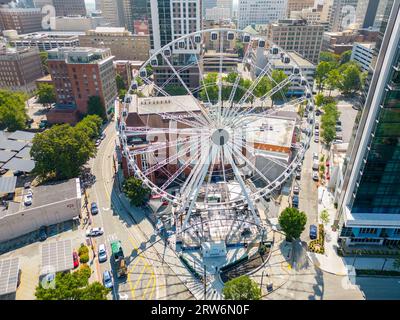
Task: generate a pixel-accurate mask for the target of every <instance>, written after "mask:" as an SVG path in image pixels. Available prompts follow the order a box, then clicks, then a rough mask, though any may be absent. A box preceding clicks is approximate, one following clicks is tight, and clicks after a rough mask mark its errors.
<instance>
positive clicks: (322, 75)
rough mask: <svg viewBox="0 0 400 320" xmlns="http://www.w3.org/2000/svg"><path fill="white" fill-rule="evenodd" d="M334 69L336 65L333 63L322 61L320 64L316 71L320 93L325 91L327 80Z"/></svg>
mask: <svg viewBox="0 0 400 320" xmlns="http://www.w3.org/2000/svg"><path fill="white" fill-rule="evenodd" d="M334 67H335V65H334V64H333V63H331V62H326V61H322V62H320V63H319V64H318V66H317V69H316V70H315V81H316V83H317V86H318V90H319V91H321V90H323V89H324V84H325V80H326V78H327V77H328V74H329V72H330V71H331V70H333V69H334Z"/></svg>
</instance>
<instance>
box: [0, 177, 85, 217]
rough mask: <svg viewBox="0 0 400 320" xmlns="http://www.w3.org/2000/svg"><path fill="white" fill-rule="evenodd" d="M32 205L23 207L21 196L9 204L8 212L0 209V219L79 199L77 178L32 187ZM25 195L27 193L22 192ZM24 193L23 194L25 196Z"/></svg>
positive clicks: (79, 191)
mask: <svg viewBox="0 0 400 320" xmlns="http://www.w3.org/2000/svg"><path fill="white" fill-rule="evenodd" d="M31 189H32V193H33V196H32V204H31V205H30V206H27V207H26V206H25V205H24V203H23V202H24V200H23V196H24V195H22V196H20V197H19V198H18V199H14V201H10V202H9V206H8V210H3V212H2V211H1V209H0V217H1V216H2V215H8V214H13V213H16V212H19V211H22V210H28V209H31V208H37V207H41V206H46V205H49V204H51V203H55V202H60V201H64V200H68V199H73V198H80V197H81V190H80V183H79V179H78V178H76V179H75V178H74V179H70V180H67V181H64V182H58V183H51V184H46V185H41V186H37V187H32V188H31ZM24 192H25V193H26V192H27V191H26V190H24ZM25 193H24V194H25Z"/></svg>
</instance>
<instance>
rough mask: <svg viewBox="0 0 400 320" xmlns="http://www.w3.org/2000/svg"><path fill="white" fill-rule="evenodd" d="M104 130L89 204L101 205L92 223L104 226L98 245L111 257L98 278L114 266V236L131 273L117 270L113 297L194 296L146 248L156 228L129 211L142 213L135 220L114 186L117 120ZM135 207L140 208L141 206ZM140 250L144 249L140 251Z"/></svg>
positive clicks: (93, 162)
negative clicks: (119, 274)
mask: <svg viewBox="0 0 400 320" xmlns="http://www.w3.org/2000/svg"><path fill="white" fill-rule="evenodd" d="M105 133H106V138H105V139H104V140H103V141H102V143H101V145H100V146H99V148H98V153H97V156H96V158H95V159H92V160H91V162H90V166H91V168H92V173H93V174H94V175H95V176H96V182H95V184H94V185H93V187H92V188H91V189H90V190H89V205H90V203H91V202H92V201H95V202H96V203H97V205H98V207H99V213H98V214H97V215H95V216H93V225H92V227H103V228H104V235H103V236H101V237H98V238H95V243H96V245H95V248H97V247H98V245H99V244H101V243H104V244H105V245H106V248H107V253H108V261H107V262H105V263H101V264H99V263H98V266H97V273H98V274H97V275H98V280H99V281H101V280H102V273H103V271H105V270H106V269H108V270H110V269H111V268H112V264H111V262H110V255H111V248H110V243H111V242H112V241H114V240H120V241H121V243H122V247H123V250H124V253H125V256H126V257H127V261H128V263H127V266H128V273H129V274H128V277H127V278H126V279H123V280H119V279H118V278H117V277H116V273H115V272H114V280H115V283H116V285H115V286H114V290H113V298H114V299H124V300H127V299H146V300H149V299H167V298H168V299H189V298H191V294H190V293H189V292H188V291H187V289H186V287H184V286H183V285H182V284H181V283H180V282H179V280H178V279H177V278H176V277H173V275H174V273H173V272H172V270H170V269H169V267H168V266H167V265H165V264H163V262H162V257H160V255H159V254H158V252H157V251H156V250H155V248H154V247H153V246H150V247H149V248H147V249H146V246H147V245H148V239H153V240H154V236H152V235H153V234H154V229H153V226H152V225H151V223H150V222H149V221H148V220H147V219H145V218H143V213H140V212H137V213H136V214H135V213H134V212H133V213H132V212H130V213H131V214H134V215H135V216H136V217H142V218H141V219H140V220H137V221H138V222H137V223H136V222H135V221H134V220H133V219H132V217H131V215H130V213H129V212H128V210H127V208H126V207H125V204H124V202H123V201H122V200H121V195H120V194H119V192H118V191H116V190H118V187H117V185H115V189H113V185H114V164H113V161H114V160H113V159H114V158H113V157H114V150H115V138H116V131H115V128H114V122H111V123H110V124H109V125H108V127H107V129H106V130H105ZM111 199H112V201H111ZM111 202H112V205H111ZM130 209H131V208H130ZM136 210H137V211H140V210H139V209H136ZM130 211H131V210H130ZM145 235H146V236H145ZM150 241H151V240H150ZM144 249H146V250H145V252H142V250H144ZM138 252H141V253H139V254H138ZM96 263H97V259H96ZM167 278H168V280H167Z"/></svg>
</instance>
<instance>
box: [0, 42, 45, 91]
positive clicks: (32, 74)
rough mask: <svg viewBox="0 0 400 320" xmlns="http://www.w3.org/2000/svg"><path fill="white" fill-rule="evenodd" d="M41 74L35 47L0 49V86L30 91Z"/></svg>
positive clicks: (37, 51) (33, 88) (37, 52)
mask: <svg viewBox="0 0 400 320" xmlns="http://www.w3.org/2000/svg"><path fill="white" fill-rule="evenodd" d="M42 76H43V71H42V65H41V62H40V56H39V50H38V49H37V48H18V49H16V48H6V47H3V48H1V49H0V88H2V89H9V90H12V91H23V92H26V93H31V92H33V91H34V90H35V89H36V85H35V81H36V80H37V79H38V78H41V77H42Z"/></svg>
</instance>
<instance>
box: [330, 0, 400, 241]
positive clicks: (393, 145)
mask: <svg viewBox="0 0 400 320" xmlns="http://www.w3.org/2000/svg"><path fill="white" fill-rule="evenodd" d="M386 12H387V13H388V12H389V11H386ZM384 21H386V22H385V23H384V25H385V26H386V28H385V29H386V32H385V36H384V37H383V39H382V43H381V44H380V53H379V56H378V59H377V62H376V66H375V72H374V75H373V77H372V80H371V85H370V90H369V92H368V96H367V99H366V102H365V106H364V110H363V113H362V116H361V120H360V122H359V125H358V129H357V132H356V134H355V136H354V137H353V139H352V141H351V142H350V146H349V151H348V155H347V156H346V160H345V164H344V172H345V175H344V181H343V184H342V186H341V194H340V196H339V198H338V209H339V210H338V212H339V216H338V217H337V218H338V219H337V221H338V223H339V227H340V228H341V230H340V238H339V239H340V240H339V241H340V242H341V243H342V245H347V246H348V245H357V244H376V245H398V244H399V243H400V184H399V180H400V116H399V115H400V49H399V48H400V46H399V45H400V0H394V1H393V7H392V10H391V14H390V15H386V19H384Z"/></svg>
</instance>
